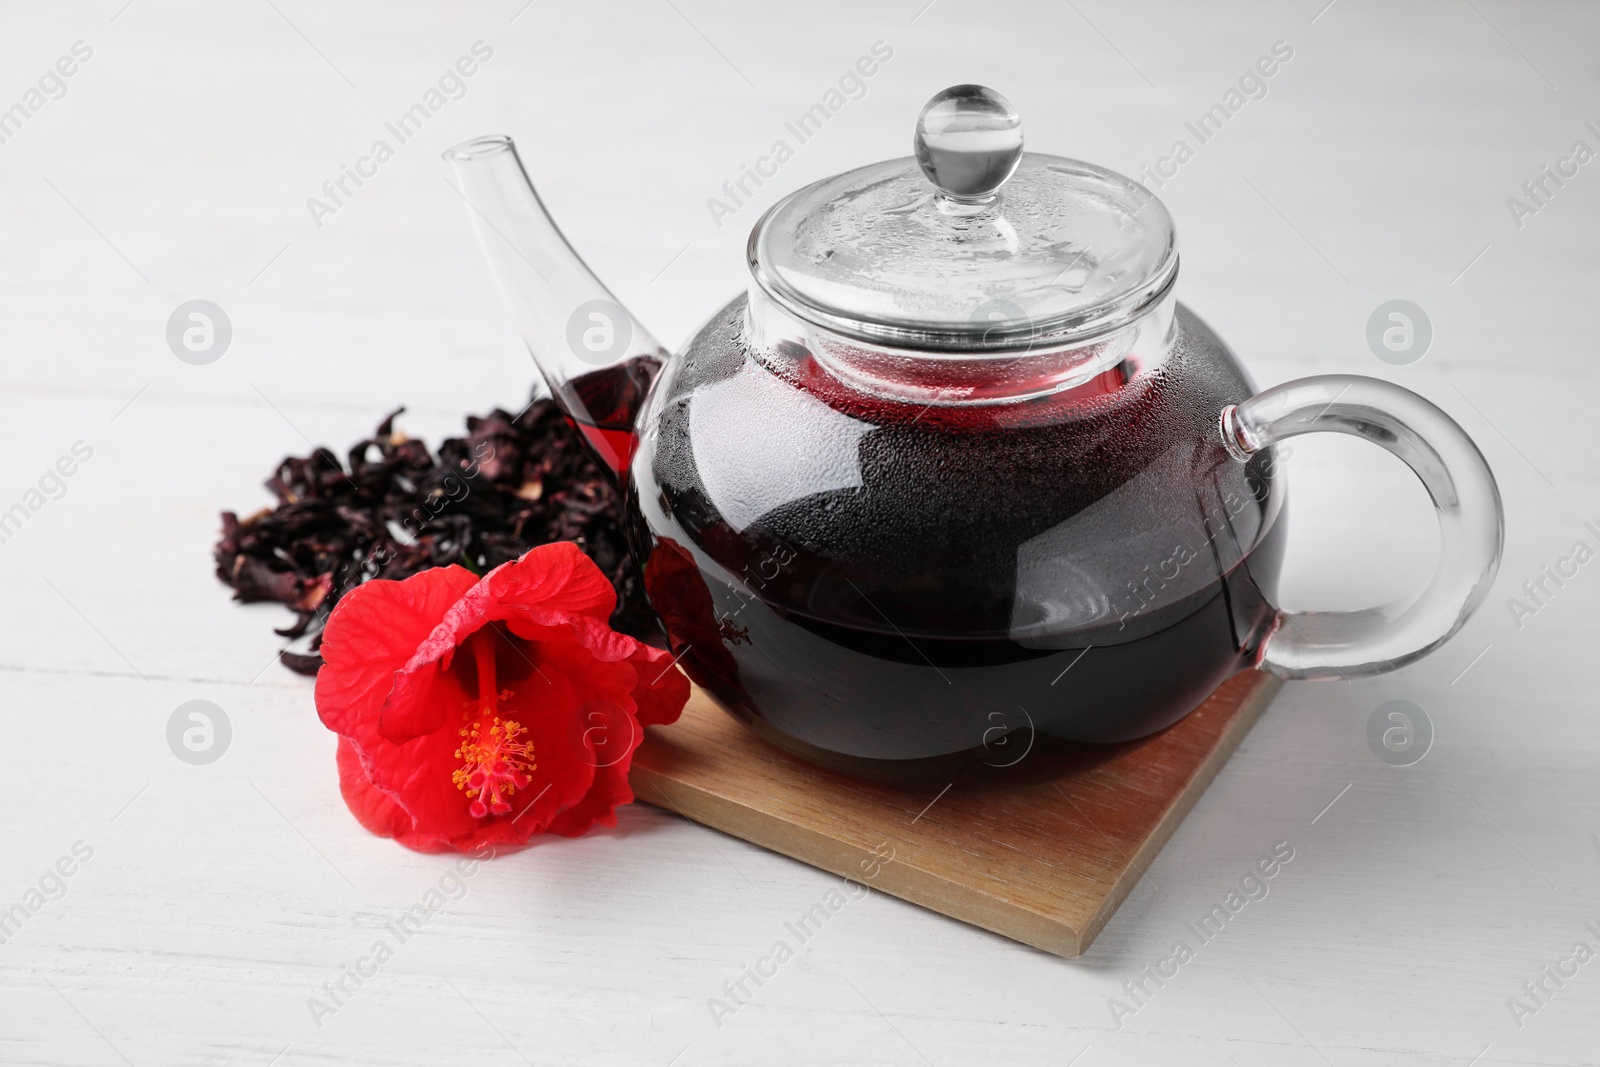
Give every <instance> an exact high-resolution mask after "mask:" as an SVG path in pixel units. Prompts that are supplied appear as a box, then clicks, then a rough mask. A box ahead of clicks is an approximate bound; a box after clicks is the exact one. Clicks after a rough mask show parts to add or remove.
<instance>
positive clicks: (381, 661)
mask: <svg viewBox="0 0 1600 1067" xmlns="http://www.w3.org/2000/svg"><path fill="white" fill-rule="evenodd" d="M475 582H476V579H475V578H474V577H473V575H472V572H471V571H469V570H467V569H466V568H464V567H455V566H450V567H434V568H432V569H430V570H426V571H423V572H422V573H420V574H415V575H413V576H411V577H410V578H408V579H406V580H405V581H403V582H395V581H389V580H387V579H378V580H374V581H370V582H365V583H363V584H362V585H360V586H357V587H356V588H355V589H352V590H351V591H350V592H349V593H347V594H345V596H344V597H343V599H341V600H340V601H339V605H338V607H336V608H334V610H333V615H332V616H331V617H330V618H329V619H328V624H327V628H326V629H325V630H324V631H323V638H322V659H323V667H322V669H321V670H320V671H318V672H317V689H316V702H317V713H318V715H320V716H321V717H322V722H323V724H324V725H326V726H327V727H328V729H330V730H333V731H334V732H336V733H340V734H344V735H346V736H349V737H354V738H357V739H358V740H365V739H366V736H370V735H371V734H373V733H374V732H375V731H376V728H377V723H378V716H379V712H380V710H381V709H382V707H383V703H384V700H385V698H386V697H387V696H388V694H389V690H390V689H391V687H392V686H393V685H394V676H395V672H396V671H399V670H401V669H402V668H403V667H404V666H405V665H406V662H407V660H408V659H410V657H411V653H412V652H413V651H414V650H415V649H416V648H417V646H418V645H419V644H421V643H422V642H423V641H424V640H425V639H426V638H427V637H428V635H429V634H430V633H431V632H432V631H433V630H434V628H435V627H437V626H438V624H439V622H440V621H441V620H442V619H443V618H444V616H445V614H446V613H447V612H448V611H449V610H450V606H451V605H452V604H454V603H455V602H456V601H458V600H460V599H461V596H462V594H464V593H465V592H467V590H469V589H471V588H472V586H473V584H474V583H475Z"/></svg>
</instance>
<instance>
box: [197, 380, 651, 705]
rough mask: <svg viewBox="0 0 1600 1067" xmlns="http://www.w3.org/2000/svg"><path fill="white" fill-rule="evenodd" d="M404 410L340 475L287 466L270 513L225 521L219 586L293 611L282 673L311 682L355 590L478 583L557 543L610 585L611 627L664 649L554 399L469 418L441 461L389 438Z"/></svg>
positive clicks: (612, 509) (607, 493)
mask: <svg viewBox="0 0 1600 1067" xmlns="http://www.w3.org/2000/svg"><path fill="white" fill-rule="evenodd" d="M403 410H404V409H403V408H402V409H399V410H396V411H394V412H392V413H391V414H390V415H389V416H388V417H386V418H385V419H384V420H383V421H382V422H380V423H379V424H378V426H377V429H376V430H375V431H374V432H373V435H372V436H371V437H369V438H367V439H365V440H362V441H358V442H356V444H354V445H353V446H351V447H350V449H349V450H348V451H347V452H346V462H345V463H343V464H341V463H340V461H339V458H338V457H337V456H336V455H335V454H334V453H333V452H332V451H330V450H329V449H326V448H318V449H315V450H313V452H312V454H311V455H310V456H305V457H296V456H289V457H286V458H285V459H284V460H283V461H282V462H280V463H279V464H278V465H277V468H276V470H275V471H274V472H273V475H272V477H271V478H269V479H268V480H267V482H266V485H267V488H269V489H270V490H272V492H273V495H274V496H276V497H277V499H278V504H277V506H276V507H273V508H268V509H264V510H262V511H260V512H257V513H256V514H254V515H250V516H248V517H246V518H242V519H241V518H239V517H238V516H237V515H235V514H234V513H233V512H223V513H222V536H221V538H220V539H219V540H218V541H217V545H216V549H215V552H214V558H215V560H216V566H217V577H218V578H219V579H220V580H221V581H223V582H224V583H225V584H227V585H228V586H230V587H231V588H232V589H233V591H234V598H235V599H237V600H241V601H246V602H251V601H276V602H277V603H280V604H283V605H284V606H285V607H288V608H290V609H291V610H293V611H294V612H295V613H296V618H295V621H294V623H293V624H291V625H290V626H287V627H285V628H283V629H281V630H279V631H277V632H278V633H279V634H281V635H282V636H284V637H288V638H292V639H305V640H307V643H308V646H309V648H308V651H307V652H285V653H284V654H283V655H282V656H281V657H280V658H281V659H282V661H283V663H284V665H285V666H287V667H289V668H290V669H291V670H295V671H298V672H300V673H302V674H315V673H316V672H317V668H318V667H320V666H321V663H322V658H321V656H320V655H317V654H316V652H317V649H318V648H319V646H320V643H321V635H322V628H323V626H324V624H325V623H326V621H327V619H328V617H329V615H330V613H331V612H332V611H333V610H334V608H335V607H336V606H337V605H338V603H339V601H340V600H341V599H342V598H343V597H344V596H345V595H346V594H348V593H349V592H350V591H351V590H353V589H355V588H357V587H358V586H360V585H361V584H362V583H363V582H366V581H368V580H370V579H373V578H390V579H404V578H407V577H410V576H411V575H413V574H417V573H419V572H421V571H423V570H426V569H428V568H430V567H443V566H450V565H458V566H462V567H465V568H467V569H468V570H470V571H472V572H473V573H476V574H483V573H485V572H487V571H490V570H493V569H494V568H495V567H498V566H501V565H502V564H505V563H507V562H510V561H512V560H515V559H518V558H520V557H521V556H522V555H523V554H524V553H525V552H527V551H528V549H530V548H533V547H535V546H537V545H543V544H549V543H551V542H554V541H572V542H574V543H576V544H577V545H578V547H579V548H580V549H582V550H583V551H584V552H585V553H586V554H587V555H588V556H589V557H590V558H591V559H592V560H594V562H595V563H596V564H597V565H598V566H599V568H600V570H601V571H602V572H603V573H604V574H605V576H606V578H607V579H608V580H609V581H610V582H611V585H612V587H613V588H614V589H615V591H616V594H617V606H616V610H615V611H614V612H613V613H612V615H611V619H610V623H611V625H612V626H613V627H614V628H616V629H617V630H619V631H621V632H623V633H626V634H630V635H632V636H634V637H637V638H639V639H641V640H644V641H647V642H651V643H656V644H659V643H660V642H661V635H660V631H659V629H658V627H657V624H656V622H655V618H654V616H653V615H652V614H651V612H650V609H649V607H648V605H647V604H646V602H645V599H644V590H643V587H642V583H641V582H640V579H639V576H638V574H637V573H636V571H635V569H634V567H633V564H632V562H631V560H630V558H629V555H628V549H627V542H626V540H625V538H624V535H623V532H622V503H621V499H620V494H619V493H618V491H617V490H616V488H615V487H614V486H613V485H612V483H611V481H610V479H609V475H608V474H607V473H606V472H605V471H604V470H602V469H601V468H600V467H598V466H597V465H596V464H595V463H594V461H593V460H591V459H590V458H589V455H588V453H587V452H585V451H584V449H583V447H582V446H581V444H580V443H579V440H578V437H577V435H576V434H575V433H574V431H573V430H572V428H571V426H570V425H569V424H568V423H567V421H566V420H565V419H564V418H563V417H562V415H561V413H560V411H559V410H558V409H557V408H556V407H555V405H554V404H553V403H552V402H551V401H549V400H548V399H539V400H536V401H534V402H533V403H531V404H529V405H528V407H527V408H525V409H524V410H523V411H522V413H521V414H519V415H511V414H509V413H507V412H505V411H501V410H498V409H497V410H495V411H493V412H490V413H489V414H488V415H485V416H483V417H481V418H479V417H468V419H467V430H466V435H465V436H463V437H453V438H449V439H447V440H445V441H444V442H443V443H441V444H440V446H439V450H438V453H437V454H434V453H432V452H430V451H429V450H428V448H427V446H426V445H425V444H424V443H423V442H421V441H418V440H416V439H413V438H409V437H406V436H405V435H404V434H403V433H401V432H399V431H397V430H396V429H395V425H394V423H395V418H396V416H398V415H399V414H400V412H401V411H403Z"/></svg>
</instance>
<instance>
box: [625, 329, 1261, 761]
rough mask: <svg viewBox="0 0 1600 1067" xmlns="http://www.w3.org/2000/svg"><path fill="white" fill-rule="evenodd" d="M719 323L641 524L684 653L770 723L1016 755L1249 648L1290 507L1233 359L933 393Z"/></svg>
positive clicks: (823, 745)
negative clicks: (1223, 433) (1238, 438)
mask: <svg viewBox="0 0 1600 1067" xmlns="http://www.w3.org/2000/svg"><path fill="white" fill-rule="evenodd" d="M1196 325H1197V327H1198V329H1199V330H1204V327H1203V326H1198V324H1196ZM719 330H723V331H726V334H727V337H726V342H725V343H723V344H721V345H720V347H721V349H722V351H723V353H724V354H723V355H722V356H721V357H720V358H715V359H714V358H711V357H710V356H706V355H697V358H696V360H695V367H696V368H697V373H696V378H695V380H694V381H685V380H684V378H685V376H686V374H687V373H688V372H678V371H677V369H676V368H674V369H673V371H672V372H670V373H675V374H676V377H677V380H675V381H671V382H664V383H663V386H664V387H665V388H667V389H668V390H669V395H670V396H671V397H672V398H673V399H672V400H670V401H669V402H666V403H662V404H656V405H654V406H653V408H652V410H651V412H650V417H649V423H650V425H649V428H648V431H647V432H648V435H649V436H650V437H651V440H650V442H649V446H648V452H649V454H650V457H649V459H648V460H646V461H643V462H640V463H636V464H635V465H634V466H635V469H634V472H633V473H634V476H635V478H636V479H638V486H637V491H636V493H635V499H634V501H633V503H632V504H631V505H630V507H632V508H635V509H643V510H644V511H645V512H647V513H648V519H649V523H650V525H651V526H652V527H653V528H654V529H656V530H658V531H671V533H670V534H669V535H667V536H662V537H660V538H657V539H655V540H653V541H651V542H649V543H648V544H644V543H641V542H640V538H641V537H643V536H646V535H642V534H639V533H638V531H635V534H636V537H635V540H636V543H637V544H639V546H640V547H647V549H648V551H649V562H648V565H647V568H646V577H645V581H646V588H647V590H648V591H649V593H650V595H651V599H652V603H653V604H654V606H655V608H656V609H657V611H658V612H660V613H661V615H662V616H663V618H664V620H665V622H666V625H667V629H668V631H669V633H670V635H671V638H672V643H673V650H674V652H675V654H678V655H680V656H681V663H682V664H683V666H684V667H685V668H686V669H687V670H688V672H689V674H690V676H691V677H692V678H694V679H695V680H696V681H697V682H698V683H699V684H701V685H702V686H704V687H706V688H707V689H709V690H710V691H711V692H712V693H713V694H714V695H715V696H716V697H717V698H718V699H719V700H720V701H721V702H722V703H723V704H724V705H725V706H726V707H727V708H729V709H730V710H731V711H732V712H733V713H734V714H736V715H738V716H740V717H741V718H743V719H744V720H746V721H747V722H748V723H749V724H750V725H751V726H753V727H754V728H756V729H757V730H758V732H760V733H761V734H763V735H764V736H766V737H767V738H769V739H771V740H773V741H775V742H776V743H778V744H779V745H781V746H782V747H785V748H787V749H790V750H791V751H795V752H797V753H799V754H801V755H804V756H805V757H807V758H809V759H811V760H813V761H816V762H819V763H821V764H823V765H826V766H830V767H833V768H836V769H839V770H844V771H847V772H851V773H857V774H864V775H869V776H879V777H883V776H888V777H919V776H926V775H933V774H944V773H947V772H948V770H949V768H950V767H951V765H953V764H960V763H963V762H966V761H976V760H981V761H983V762H988V763H991V764H996V765H1004V764H1007V763H1010V762H1014V761H1017V760H1019V759H1020V758H1021V757H1022V756H1023V755H1024V754H1025V753H1026V752H1027V751H1029V750H1030V748H1031V747H1032V746H1034V745H1035V744H1036V743H1041V742H1047V741H1050V740H1057V741H1070V742H1114V741H1123V740H1127V739H1131V738H1136V737H1140V736H1144V735H1146V734H1148V733H1151V732H1154V731H1156V730H1159V729H1161V728H1163V727H1165V726H1167V725H1170V724H1171V723H1172V722H1174V721H1176V720H1177V719H1178V718H1180V717H1181V716H1183V715H1184V714H1186V713H1187V712H1188V711H1190V710H1191V709H1193V708H1194V707H1195V706H1196V705H1198V704H1199V703H1200V702H1201V701H1202V700H1204V699H1205V697H1206V696H1208V695H1209V694H1210V693H1211V692H1212V690H1213V689H1215V688H1216V686H1217V685H1219V684H1220V683H1221V682H1222V681H1223V680H1224V679H1225V678H1227V677H1228V676H1229V675H1230V674H1232V673H1234V672H1235V671H1236V670H1238V669H1241V668H1243V667H1246V666H1248V665H1249V664H1250V662H1251V660H1252V656H1253V654H1254V651H1255V649H1256V647H1257V645H1258V644H1259V642H1260V640H1261V639H1262V638H1263V637H1264V636H1265V632H1266V629H1267V627H1268V626H1269V625H1270V623H1271V619H1272V610H1271V609H1270V608H1269V606H1268V603H1269V601H1270V599H1271V595H1272V593H1273V592H1274V583H1275V581H1276V576H1277V573H1278V569H1279V565H1280V562H1281V555H1282V542H1283V530H1284V523H1283V522H1282V521H1280V520H1279V512H1280V510H1281V489H1275V488H1274V486H1275V483H1276V481H1277V479H1275V478H1274V476H1273V475H1274V472H1273V470H1272V467H1271V462H1272V459H1271V456H1270V455H1269V454H1263V455H1261V456H1258V457H1256V458H1255V459H1254V460H1252V462H1251V463H1250V464H1248V465H1246V464H1241V463H1238V462H1236V461H1234V460H1232V459H1231V458H1230V457H1228V456H1227V455H1226V453H1225V452H1224V450H1223V448H1222V446H1221V442H1220V439H1219V437H1218V434H1217V431H1216V419H1217V412H1218V411H1219V410H1220V409H1221V408H1222V407H1223V406H1224V405H1226V404H1228V403H1230V402H1233V401H1236V400H1238V399H1240V398H1243V397H1245V396H1248V395H1249V394H1250V387H1249V385H1248V383H1247V382H1245V381H1244V380H1243V379H1242V376H1240V375H1238V374H1237V373H1236V372H1235V371H1233V370H1231V369H1229V368H1231V367H1232V366H1233V364H1232V363H1231V361H1225V360H1215V359H1205V358H1195V357H1194V356H1193V354H1192V353H1188V354H1186V353H1185V352H1184V351H1182V350H1179V351H1175V352H1174V353H1173V354H1172V355H1171V356H1170V357H1169V358H1168V359H1167V360H1166V362H1165V363H1164V364H1163V365H1162V366H1161V367H1160V368H1159V369H1158V370H1156V371H1153V372H1151V371H1149V370H1145V371H1140V370H1139V369H1138V368H1135V367H1132V366H1128V365H1125V366H1123V367H1121V368H1118V369H1117V371H1116V372H1114V373H1109V374H1102V375H1101V376H1100V377H1099V378H1096V379H1094V380H1093V381H1091V382H1089V383H1086V385H1085V386H1084V387H1082V388H1080V389H1077V390H1073V391H1069V392H1065V393H1057V394H1054V395H1052V396H1048V397H1044V398H1042V399H1037V400H1028V401H1022V402H1019V403H1008V404H974V405H963V406H954V407H929V406H925V405H924V406H914V405H908V404H904V403H899V402H895V401H888V400H882V399H876V398H873V397H869V396H866V395H864V394H863V393H861V392H858V391H855V390H852V389H849V388H846V387H844V386H842V385H841V384H840V383H839V381H838V380H837V379H836V378H833V377H831V376H829V375H827V374H826V373H825V372H824V371H822V370H821V369H820V368H818V367H817V366H816V365H815V363H814V361H813V360H812V359H811V357H810V355H809V354H807V353H803V352H796V353H789V354H788V355H789V357H790V361H789V362H788V363H787V364H786V365H784V366H779V367H777V368H776V371H777V373H774V369H773V368H770V367H763V366H761V365H759V364H757V363H756V362H755V360H754V358H753V357H751V356H749V355H748V354H747V351H746V350H745V349H744V347H743V346H742V345H741V344H740V343H738V341H737V340H736V338H737V325H736V323H735V322H734V321H732V319H731V318H730V317H729V316H727V315H724V316H723V321H721V322H713V324H712V325H711V326H710V327H708V329H707V332H706V334H703V335H702V337H701V338H700V339H699V340H697V341H696V345H697V347H700V348H702V350H716V349H717V348H718V347H719V340H720V339H719V338H718V337H717V335H716V334H717V331H719ZM1205 336H1206V337H1207V338H1209V337H1210V335H1209V332H1207V333H1206V334H1205ZM779 375H781V376H782V378H783V379H788V381H782V380H779ZM795 383H800V384H802V385H803V388H802V389H795V388H793V384H795ZM819 406H826V408H828V409H829V410H828V411H827V412H821V413H819ZM919 408H920V409H919ZM829 422H831V424H830V425H828V426H827V434H826V439H823V438H821V437H819V435H818V434H817V433H816V432H815V430H814V428H815V427H817V426H818V424H819V423H829ZM808 428H810V429H811V432H809V433H808V432H807V431H808ZM636 525H639V527H640V529H641V530H642V528H643V527H642V524H636ZM696 583H699V587H698V589H696V588H695V585H696Z"/></svg>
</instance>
